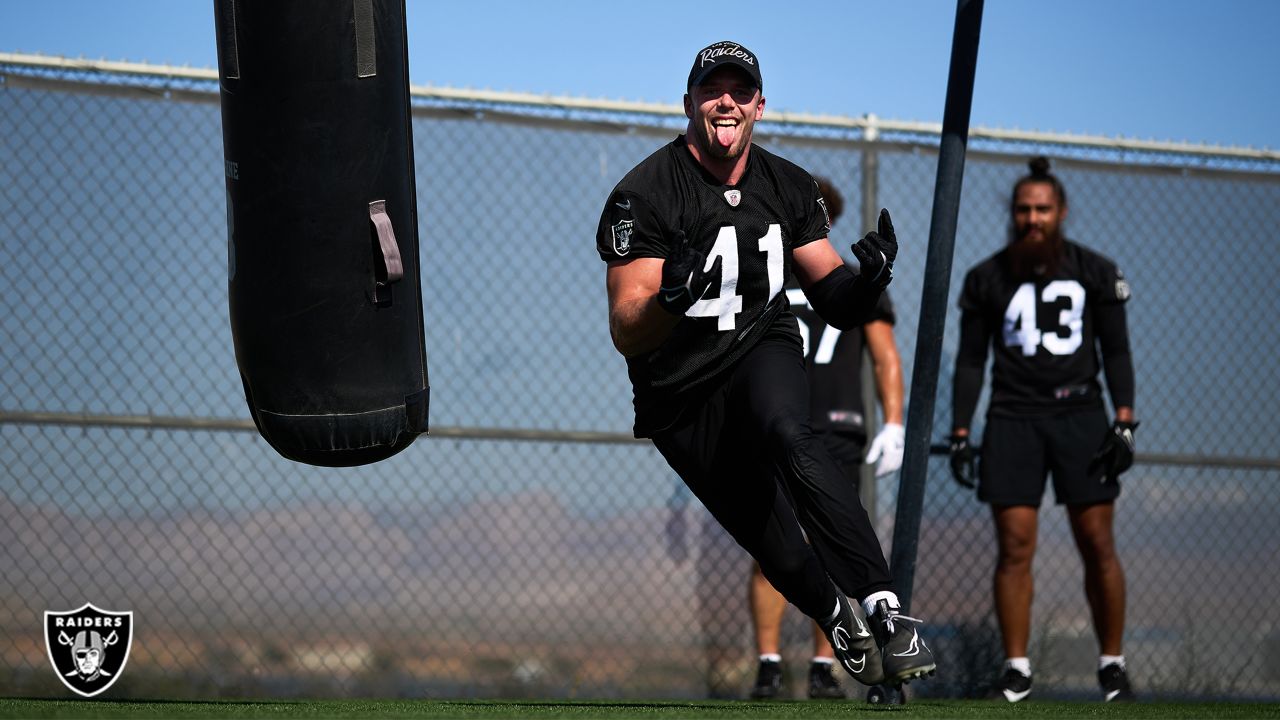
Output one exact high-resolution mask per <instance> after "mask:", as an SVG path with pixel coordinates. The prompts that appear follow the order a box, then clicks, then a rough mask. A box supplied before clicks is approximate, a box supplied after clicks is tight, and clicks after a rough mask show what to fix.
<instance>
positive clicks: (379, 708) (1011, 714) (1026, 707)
mask: <svg viewBox="0 0 1280 720" xmlns="http://www.w3.org/2000/svg"><path fill="white" fill-rule="evenodd" d="M0 717H5V718H91V717H92V718H215V717H219V718H220V717H229V718H230V717H234V718H371V717H377V718H695V719H697V718H714V719H715V720H720V719H722V718H784V719H785V718H878V719H880V720H887V719H888V718H893V719H894V720H907V719H908V718H1160V719H1162V720H1163V719H1164V718H1210V719H1214V718H1280V704H1265V703H1155V702H1152V703H1136V704H1131V705H1105V704H1103V703H1098V702H1090V703H1084V702H1078V703H1070V702H1049V701H1044V702H1039V701H1034V700H1029V701H1026V702H1022V703H1018V704H1016V705H1011V704H1006V703H986V702H979V701H972V700H921V701H919V702H913V703H911V704H910V705H906V706H876V705H868V704H865V703H862V702H844V703H839V702H773V703H748V702H734V701H704V702H665V701H662V702H646V701H628V700H618V701H611V700H600V701H519V702H513V701H502V700H299V701H264V702H253V701H233V702H185V701H184V702H165V701H152V702H116V701H107V700H81V701H76V700H0Z"/></svg>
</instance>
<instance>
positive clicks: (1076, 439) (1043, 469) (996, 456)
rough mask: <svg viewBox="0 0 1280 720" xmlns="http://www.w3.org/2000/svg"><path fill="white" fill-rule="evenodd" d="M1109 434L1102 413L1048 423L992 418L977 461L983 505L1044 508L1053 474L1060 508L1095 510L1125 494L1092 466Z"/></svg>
mask: <svg viewBox="0 0 1280 720" xmlns="http://www.w3.org/2000/svg"><path fill="white" fill-rule="evenodd" d="M1107 432H1108V424H1107V414H1106V412H1105V411H1103V410H1102V409H1101V408H1098V409H1096V410H1085V411H1081V412H1074V413H1067V414H1063V415H1053V416H1049V417H1029V418H1012V417H1003V416H999V415H992V416H988V417H987V428H986V431H985V433H984V434H983V437H982V456H981V458H980V459H979V461H978V477H979V478H980V482H979V485H978V499H979V500H982V501H983V502H988V503H991V504H992V505H1034V506H1037V507H1038V506H1039V505H1040V501H1041V499H1042V498H1043V497H1044V485H1045V478H1046V476H1047V475H1048V474H1049V473H1053V494H1054V498H1055V499H1056V500H1057V503H1058V504H1059V505H1093V504H1096V503H1102V502H1109V501H1111V500H1114V499H1115V498H1116V496H1117V495H1119V494H1120V485H1119V483H1108V482H1106V481H1105V480H1106V478H1105V476H1104V475H1103V474H1102V472H1101V470H1100V469H1095V470H1094V471H1093V472H1090V471H1089V461H1090V460H1092V459H1093V455H1094V453H1096V452H1097V451H1098V448H1099V447H1101V446H1102V442H1103V440H1105V439H1106V436H1107Z"/></svg>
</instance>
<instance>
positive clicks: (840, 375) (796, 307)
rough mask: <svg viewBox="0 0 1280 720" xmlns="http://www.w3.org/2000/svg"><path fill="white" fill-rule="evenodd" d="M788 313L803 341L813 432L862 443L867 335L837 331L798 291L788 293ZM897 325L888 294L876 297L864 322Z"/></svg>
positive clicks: (854, 331)
mask: <svg viewBox="0 0 1280 720" xmlns="http://www.w3.org/2000/svg"><path fill="white" fill-rule="evenodd" d="M787 298H788V300H790V301H791V310H792V312H793V313H795V316H796V320H797V321H799V326H800V337H801V339H802V340H803V341H804V347H805V353H804V364H805V369H806V370H807V371H808V375H809V414H810V418H811V420H812V425H813V429H814V430H815V431H818V432H836V433H840V434H845V435H853V436H857V437H859V438H861V439H862V440H866V437H867V429H866V423H865V419H864V418H863V412H862V409H863V404H862V348H863V347H865V344H866V335H865V333H864V332H863V330H862V328H858V329H857V330H847V331H841V330H840V329H839V328H834V327H831V326H830V325H828V324H827V323H826V321H824V320H823V319H822V317H821V316H819V315H818V313H816V312H814V310H813V308H812V307H811V306H810V305H809V302H808V300H806V299H805V296H804V292H803V291H802V290H800V289H799V288H798V287H789V288H787ZM876 321H880V322H887V323H889V324H890V325H892V324H894V322H895V321H896V316H895V314H894V312H893V302H892V301H891V300H889V293H888V292H884V293H881V294H880V299H879V300H878V301H877V302H876V307H875V310H874V311H873V312H872V314H871V317H870V318H868V320H867V322H876Z"/></svg>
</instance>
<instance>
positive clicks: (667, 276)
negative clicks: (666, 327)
mask: <svg viewBox="0 0 1280 720" xmlns="http://www.w3.org/2000/svg"><path fill="white" fill-rule="evenodd" d="M722 260H724V258H716V262H715V264H714V265H712V266H711V269H710V270H704V269H703V268H704V266H705V265H706V264H707V256H706V254H704V253H702V252H700V251H698V250H696V249H694V248H693V247H691V246H690V245H689V238H687V237H685V234H684V231H683V230H679V231H677V232H676V243H675V246H673V247H672V248H671V254H669V255H667V259H666V260H665V261H664V262H663V263H662V287H661V288H659V289H658V304H659V305H661V306H662V309H663V310H666V311H667V312H669V313H671V314H672V315H677V316H679V315H684V314H685V312H686V311H688V309H689V308H690V307H692V306H693V304H694V303H696V302H698V301H699V300H701V299H702V296H703V294H705V293H706V292H707V288H709V287H711V282H712V280H714V279H715V277H716V276H717V275H719V274H720V264H721V261H722Z"/></svg>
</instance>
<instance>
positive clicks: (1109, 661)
mask: <svg viewBox="0 0 1280 720" xmlns="http://www.w3.org/2000/svg"><path fill="white" fill-rule="evenodd" d="M1108 665H1119V666H1120V669H1121V670H1123V669H1124V656H1123V655H1099V656H1098V669H1099V670H1101V669H1102V668H1104V667H1106V666H1108Z"/></svg>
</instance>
